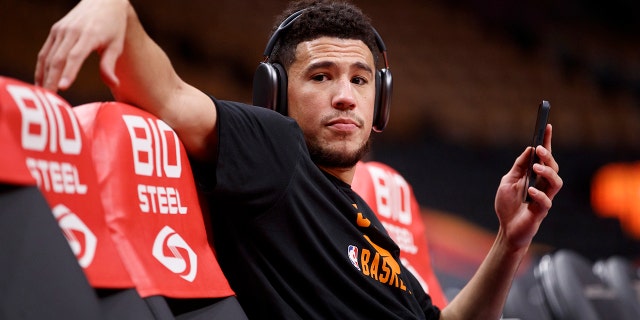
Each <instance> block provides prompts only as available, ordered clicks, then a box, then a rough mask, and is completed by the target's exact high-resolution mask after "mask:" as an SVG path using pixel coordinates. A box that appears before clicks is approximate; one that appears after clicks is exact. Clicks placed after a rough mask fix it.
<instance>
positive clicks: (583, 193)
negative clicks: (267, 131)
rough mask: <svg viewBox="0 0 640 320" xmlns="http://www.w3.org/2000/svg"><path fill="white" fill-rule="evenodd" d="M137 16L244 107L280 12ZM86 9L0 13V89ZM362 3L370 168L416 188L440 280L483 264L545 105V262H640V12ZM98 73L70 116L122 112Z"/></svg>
mask: <svg viewBox="0 0 640 320" xmlns="http://www.w3.org/2000/svg"><path fill="white" fill-rule="evenodd" d="M132 2H133V4H134V6H135V7H136V8H137V11H138V14H139V15H140V18H141V20H142V22H143V24H144V25H145V27H146V29H147V31H148V32H149V34H150V35H151V36H152V37H153V38H154V39H155V40H156V41H157V42H158V43H159V44H160V46H161V47H163V48H164V49H165V51H166V52H167V54H168V55H169V57H170V58H171V60H172V61H173V63H174V66H175V68H176V69H177V70H178V73H179V74H180V75H181V76H182V77H183V78H184V79H185V80H186V81H187V82H190V83H192V84H194V85H195V86H196V87H198V88H200V89H202V90H203V91H205V92H207V93H211V94H213V95H215V96H217V97H219V98H223V99H233V100H239V101H243V102H250V100H251V82H252V77H253V72H254V70H255V68H256V66H257V64H258V62H260V61H261V60H262V52H263V50H264V45H265V44H266V41H267V39H268V36H269V31H270V30H271V25H272V24H273V22H274V17H275V15H276V14H278V13H279V12H280V11H281V10H282V9H283V8H284V6H285V5H286V1H282V0H278V1H275V0H270V1H259V0H223V1H215V2H213V1H205V0H190V1H175V0H174V1H170V0H153V1H152V0H132ZM76 3H77V1H69V0H57V1H50V0H2V2H1V3H0V30H2V32H0V43H1V44H2V45H1V46H0V75H2V76H8V77H13V78H17V79H20V80H23V81H26V82H30V83H31V82H33V70H34V67H35V62H36V57H37V53H38V50H39V49H40V46H41V45H42V44H43V42H44V40H45V38H46V36H47V34H48V32H49V28H50V27H51V25H52V24H53V23H55V22H56V21H57V20H58V19H60V18H62V17H63V16H64V14H65V13H66V12H68V11H69V10H70V9H71V8H73V6H74V5H75V4H76ZM355 3H356V4H357V5H359V6H360V7H361V8H362V9H363V10H364V11H365V12H366V13H367V14H368V15H369V16H370V17H371V18H372V19H373V23H374V25H375V26H376V28H377V30H378V31H379V32H380V34H381V35H382V37H383V39H384V41H385V43H386V46H387V50H388V57H389V61H390V64H391V70H392V72H393V80H394V95H393V103H392V105H393V107H392V111H391V118H390V122H389V126H388V129H386V130H385V132H384V133H383V134H376V135H375V136H374V139H375V142H374V147H373V150H372V153H371V154H370V159H371V160H378V161H382V162H385V163H387V164H389V165H391V166H392V167H394V168H395V169H397V170H398V171H399V172H400V173H402V174H403V175H404V176H405V178H406V179H407V180H408V181H409V182H410V183H411V184H412V186H413V188H414V191H415V193H416V196H417V197H418V200H419V202H420V203H421V205H422V206H423V207H424V213H425V221H427V224H428V225H427V230H428V231H429V239H430V241H431V244H432V253H433V255H434V258H433V261H434V263H435V264H436V267H438V266H444V265H446V262H443V261H446V260H447V255H449V256H451V255H452V252H454V251H456V250H457V252H458V253H460V252H462V255H463V256H467V257H468V256H471V257H472V259H470V260H466V261H467V262H468V263H469V264H471V265H473V264H474V263H476V261H478V260H477V259H475V256H476V255H477V256H479V258H481V257H482V256H483V255H484V253H485V252H486V250H485V249H486V248H487V245H488V244H490V242H487V241H490V240H487V239H491V238H492V236H491V234H492V233H494V232H495V231H496V230H497V226H498V222H497V219H496V216H495V213H494V210H493V199H494V195H495V191H496V188H497V186H498V183H499V181H500V178H501V176H502V175H503V174H505V173H506V172H507V171H508V170H509V168H510V167H511V165H512V164H513V161H514V159H515V158H516V157H517V156H518V155H519V154H520V153H521V152H522V151H523V150H524V148H525V146H526V145H527V144H528V143H530V140H531V134H532V131H533V125H534V122H535V114H536V110H537V106H538V104H539V103H540V101H541V100H543V99H544V100H548V101H550V103H551V119H550V122H551V123H552V124H553V125H554V132H553V134H554V135H553V140H554V141H553V143H554V144H553V152H554V155H555V157H556V159H557V160H558V162H559V163H560V168H561V170H560V173H561V175H562V178H563V179H564V188H563V189H562V191H561V192H560V194H559V195H558V196H557V198H556V200H555V201H554V206H553V208H552V210H551V212H550V214H549V216H548V218H547V219H546V220H545V221H544V223H543V225H542V226H541V229H540V232H539V233H538V235H537V236H536V238H535V241H536V244H537V246H536V248H543V249H542V250H553V249H554V248H565V249H571V250H575V251H577V252H578V253H580V254H582V255H584V256H586V257H587V258H589V259H592V260H596V259H601V258H605V257H609V256H612V255H622V256H625V257H628V258H630V259H632V260H635V261H637V259H638V258H639V257H640V162H637V163H638V164H636V161H640V59H639V57H640V41H639V40H640V2H638V1H634V0H609V1H593V0H566V1H532V0H523V1H497V0H486V1H480V0H452V1H444V0H443V1H438V0H433V1H425V0H395V1H380V0H368V1H364V0H362V1H355ZM97 61H98V60H97V56H91V57H90V59H89V62H88V63H87V64H85V67H84V68H83V69H82V70H81V73H80V75H79V78H78V79H77V81H76V83H75V85H74V86H73V87H72V88H71V89H70V90H68V91H65V92H61V93H60V94H61V95H62V97H63V98H65V99H67V100H68V101H69V102H70V103H71V104H72V105H79V104H82V103H87V102H93V101H101V100H111V99H112V98H111V96H110V94H109V92H108V90H107V89H106V87H105V86H104V85H102V83H101V81H100V77H99V73H98V69H97ZM476 236H477V237H479V238H477V237H476ZM485 236H486V237H485ZM478 239H482V241H478ZM456 242H457V243H459V245H458V246H457V247H455V246H453V245H452V243H456ZM538 245H539V246H538ZM443 248H445V249H443ZM479 258H478V259H479ZM448 261H451V260H448Z"/></svg>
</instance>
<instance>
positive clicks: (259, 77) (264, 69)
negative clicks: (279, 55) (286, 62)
mask: <svg viewBox="0 0 640 320" xmlns="http://www.w3.org/2000/svg"><path fill="white" fill-rule="evenodd" d="M253 105H255V106H259V107H264V108H267V109H271V110H274V111H277V112H280V113H282V114H286V112H287V74H286V72H285V70H284V68H283V67H282V66H281V65H280V64H277V63H274V64H271V63H268V62H261V63H260V64H259V65H258V68H257V69H256V72H255V74H254V75H253Z"/></svg>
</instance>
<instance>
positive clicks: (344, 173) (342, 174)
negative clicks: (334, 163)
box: [318, 166, 356, 185]
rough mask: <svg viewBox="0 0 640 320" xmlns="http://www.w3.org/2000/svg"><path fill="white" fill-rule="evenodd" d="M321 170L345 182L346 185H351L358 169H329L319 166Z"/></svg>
mask: <svg viewBox="0 0 640 320" xmlns="http://www.w3.org/2000/svg"><path fill="white" fill-rule="evenodd" d="M318 167H319V168H320V169H322V170H324V171H326V172H328V173H329V174H331V175H332V176H334V177H336V178H338V179H340V180H342V181H344V182H345V183H346V184H348V185H351V182H353V176H354V175H355V173H356V167H355V166H353V167H349V168H329V167H324V166H318Z"/></svg>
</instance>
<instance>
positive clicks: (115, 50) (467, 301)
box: [35, 0, 562, 319]
mask: <svg viewBox="0 0 640 320" xmlns="http://www.w3.org/2000/svg"><path fill="white" fill-rule="evenodd" d="M300 9H304V11H302V12H299V10H300ZM294 12H299V14H297V15H298V16H297V17H296V18H294V19H289V20H285V19H284V18H285V17H290V14H292V13H294ZM290 20H295V21H290ZM280 21H286V22H287V23H286V26H285V25H284V24H283V25H281V27H286V29H287V30H286V32H284V33H283V34H282V35H281V36H280V37H281V39H280V40H279V41H278V42H279V43H278V44H277V47H278V48H277V52H276V53H275V54H274V55H273V56H272V57H270V60H271V62H278V63H280V64H281V65H282V66H283V67H284V69H285V70H286V77H287V78H288V81H287V82H286V89H287V91H288V94H287V95H286V96H285V101H286V102H287V104H288V109H287V111H286V112H287V114H288V116H290V117H291V118H287V117H284V116H282V115H280V114H278V113H276V112H272V111H270V110H267V109H265V108H257V107H254V106H247V105H243V104H239V103H234V102H228V101H221V100H217V99H215V98H212V97H209V96H207V95H206V94H204V93H202V92H201V91H199V90H198V89H196V88H195V87H193V86H191V85H189V84H187V83H185V82H184V81H182V80H181V79H180V78H179V76H178V75H177V74H176V72H175V70H174V69H173V68H172V66H171V63H170V61H169V59H168V57H167V56H166V55H165V53H164V52H163V51H162V50H161V48H159V47H158V46H157V45H156V44H155V43H154V42H153V40H152V39H150V38H149V36H148V35H147V34H146V33H145V31H144V29H143V28H142V26H141V25H140V22H139V20H138V18H137V16H136V13H135V11H134V9H133V8H132V6H131V5H130V4H129V3H128V2H127V1H126V0H84V1H81V2H80V3H79V4H78V5H77V6H76V7H75V8H74V9H73V10H72V11H71V12H70V13H69V14H67V16H65V17H64V18H63V19H62V20H60V21H59V22H58V23H56V24H55V25H54V26H53V27H52V29H51V33H50V34H49V37H48V38H47V40H46V42H45V44H44V46H43V48H42V49H41V52H40V54H39V56H38V64H37V66H36V74H35V78H36V83H38V84H41V85H43V86H44V87H46V88H49V89H52V90H58V89H61V90H64V89H67V88H68V87H69V86H70V85H71V83H72V82H73V80H74V78H75V76H76V74H77V71H78V70H79V68H80V66H81V64H82V63H83V62H84V60H85V58H86V57H87V56H88V54H89V53H90V52H92V51H94V50H95V51H97V52H98V53H100V54H101V62H100V70H101V73H102V76H103V79H104V80H105V82H106V84H107V85H108V86H109V87H110V89H111V90H112V93H113V95H114V97H115V98H116V99H117V100H119V101H122V102H125V103H130V104H133V105H135V106H138V107H140V108H142V109H145V110H147V111H150V112H151V113H153V114H155V115H156V116H158V117H159V118H161V119H163V120H164V121H165V122H166V123H167V124H169V125H170V126H171V127H172V128H173V129H174V130H175V131H176V132H177V133H178V135H179V136H180V138H181V140H182V141H183V143H184V145H185V148H186V149H187V151H188V152H189V154H190V156H191V157H192V159H193V162H194V165H195V166H196V167H197V168H198V169H197V171H198V173H197V176H198V180H199V182H200V184H201V185H202V186H203V188H204V190H206V191H208V195H207V200H208V203H209V207H210V211H211V223H212V228H213V235H214V244H215V249H216V252H217V254H218V259H219V261H220V265H221V267H222V269H223V271H224V272H225V275H226V276H227V278H228V279H229V282H230V284H231V286H232V288H233V289H234V291H235V292H236V293H237V295H238V299H239V301H240V302H241V304H242V305H243V307H244V309H245V311H246V312H247V314H248V316H249V318H254V319H255V318H268V319H278V318H285V319H295V318H303V319H313V318H317V319H394V318H398V319H438V318H440V319H462V318H465V319H466V318H477V319H498V318H499V317H500V313H501V309H502V306H503V304H504V301H505V299H506V296H507V293H508V291H509V287H510V284H511V280H512V279H513V276H514V274H515V271H516V269H517V267H518V264H519V263H520V261H521V259H522V257H523V256H524V255H525V253H526V251H527V248H528V246H529V245H530V243H531V240H532V238H533V236H534V235H535V233H536V232H537V230H538V227H539V225H540V223H541V221H542V220H543V218H544V217H545V216H546V214H547V212H548V210H549V209H550V207H551V202H552V199H553V198H554V196H555V195H556V194H557V192H558V191H559V190H560V188H561V186H562V180H561V179H560V177H559V176H558V174H557V171H558V165H557V163H556V161H555V160H554V158H553V156H552V155H551V152H550V148H551V126H548V127H547V130H546V138H545V142H544V144H543V146H538V147H537V149H536V152H537V154H538V155H539V156H540V158H541V159H542V163H541V164H537V165H535V170H536V172H537V173H538V175H539V176H541V177H542V178H543V180H544V183H543V186H541V187H540V189H536V188H530V189H529V190H528V192H529V194H530V195H531V197H532V199H533V200H532V202H530V203H523V202H522V192H523V185H524V182H523V181H524V175H525V171H526V166H527V161H528V154H529V153H528V150H529V149H527V150H525V151H523V153H522V154H521V155H520V156H519V157H518V158H517V159H516V161H515V163H514V166H513V167H512V168H511V170H510V171H509V172H508V173H507V174H506V175H505V176H504V177H503V178H502V181H501V183H500V186H499V188H498V192H497V195H496V201H495V207H496V212H497V215H498V219H499V221H500V229H499V232H498V235H497V238H496V241H495V243H494V245H493V247H492V249H491V250H490V252H489V253H488V256H487V258H486V259H485V261H484V263H483V264H482V265H481V266H480V268H479V270H478V272H477V274H476V275H475V276H474V277H473V278H472V279H471V281H470V282H469V284H468V285H467V286H466V287H465V288H464V289H463V290H462V291H461V292H460V293H459V294H458V296H457V297H456V299H454V300H453V301H451V303H450V304H448V306H447V307H445V308H444V309H443V310H442V312H441V311H440V310H438V308H436V307H434V306H432V304H431V301H430V298H429V296H428V295H426V294H425V293H424V291H423V290H421V288H420V284H419V283H418V282H417V281H416V279H415V277H413V275H412V274H411V273H410V272H409V271H408V270H407V269H406V268H405V267H404V266H403V265H402V264H401V263H400V259H399V257H398V252H399V250H398V247H397V245H396V244H395V243H393V241H392V240H391V239H390V238H389V236H388V234H387V233H386V231H384V228H383V227H382V225H381V224H380V222H379V221H378V220H377V219H376V218H375V215H374V214H373V212H372V211H371V209H370V208H369V207H368V206H367V205H366V204H365V203H364V201H363V200H362V198H360V197H359V196H357V195H356V194H355V193H354V192H353V191H352V190H351V188H350V185H349V184H350V183H351V180H352V178H353V175H354V171H355V165H356V163H357V161H358V160H359V159H360V158H361V157H362V156H363V155H364V154H365V153H366V150H367V146H368V142H369V137H370V133H371V130H372V127H373V119H374V113H375V111H374V109H375V108H374V105H375V104H376V101H375V100H376V75H375V74H376V72H377V71H376V64H375V59H374V52H376V51H377V50H378V48H376V44H375V43H374V42H375V31H373V29H372V27H371V25H370V24H369V20H368V18H366V16H364V15H363V14H362V13H361V12H360V10H359V9H358V8H356V7H354V6H352V5H350V4H344V3H333V2H330V1H307V2H302V3H293V4H292V5H291V6H290V7H289V8H288V9H287V10H286V11H285V13H284V14H283V16H282V19H280V20H279V21H278V24H279V23H280ZM288 22H290V23H288ZM378 84H379V83H378Z"/></svg>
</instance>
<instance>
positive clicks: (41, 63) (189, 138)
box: [35, 0, 217, 159]
mask: <svg viewBox="0 0 640 320" xmlns="http://www.w3.org/2000/svg"><path fill="white" fill-rule="evenodd" d="M93 51H97V52H98V53H99V54H100V73H101V76H102V79H103V81H104V82H105V84H107V85H108V86H109V88H110V89H111V92H112V94H113V96H114V97H115V99H116V100H117V101H121V102H124V103H128V104H131V105H134V106H137V107H139V108H141V109H144V110H146V111H149V112H150V113H152V114H154V115H156V116H157V117H159V118H160V119H162V120H164V121H165V122H166V123H167V124H168V125H169V126H171V127H172V128H173V129H174V130H175V131H176V132H177V133H178V135H179V136H180V139H181V140H182V142H183V143H184V145H185V147H186V149H187V151H188V152H189V153H190V155H192V156H194V157H197V158H201V159H206V158H209V157H211V156H213V155H212V154H211V152H214V150H216V149H217V148H215V144H216V143H217V136H216V134H215V132H216V131H215V125H216V110H215V106H214V104H213V101H212V100H211V99H210V98H209V97H208V96H207V95H205V94H204V93H203V92H201V91H200V90H198V89H196V88H194V87H193V86H191V85H189V84H187V83H186V82H184V81H182V79H180V77H179V76H178V75H177V73H176V71H175V70H174V69H173V66H172V64H171V61H170V60H169V58H168V57H167V55H166V54H165V53H164V51H163V50H162V49H161V48H160V47H159V46H158V45H157V44H156V43H155V42H154V41H153V40H152V39H151V38H150V37H149V35H148V34H147V33H146V32H145V30H144V28H143V27H142V25H141V24H140V20H139V19H138V16H137V14H136V12H135V10H134V9H133V7H132V6H131V4H130V3H129V2H128V1H127V0H83V1H81V2H79V3H78V4H77V5H76V7H74V8H73V10H71V11H70V12H69V13H68V14H67V15H66V16H65V17H63V18H62V19H61V20H59V21H58V22H56V23H55V24H54V25H53V27H52V28H51V31H50V33H49V36H48V37H47V40H46V41H45V43H44V45H43V47H42V49H41V50H40V53H39V54H38V61H37V64H36V72H35V81H36V84H38V85H42V86H43V87H45V88H47V89H50V90H53V91H57V90H58V89H60V90H65V89H68V88H69V87H70V86H71V84H72V83H73V81H74V80H75V78H76V76H77V74H78V71H79V70H80V68H81V66H82V64H83V63H84V61H85V60H86V58H87V57H88V56H89V54H90V53H91V52H93Z"/></svg>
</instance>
